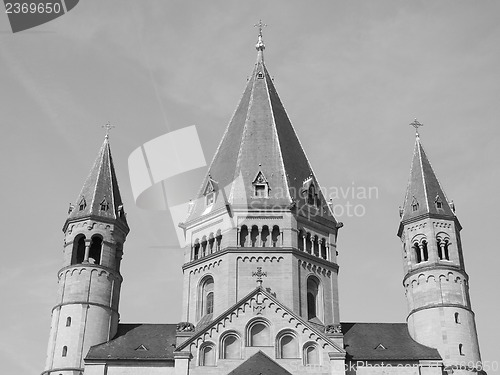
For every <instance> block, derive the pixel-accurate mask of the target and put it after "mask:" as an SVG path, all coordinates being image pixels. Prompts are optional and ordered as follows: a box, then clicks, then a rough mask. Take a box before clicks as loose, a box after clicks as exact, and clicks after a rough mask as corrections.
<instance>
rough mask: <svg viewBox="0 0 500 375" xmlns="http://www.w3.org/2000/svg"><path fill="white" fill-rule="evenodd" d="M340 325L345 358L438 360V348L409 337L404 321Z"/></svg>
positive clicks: (439, 357) (354, 359)
mask: <svg viewBox="0 0 500 375" xmlns="http://www.w3.org/2000/svg"><path fill="white" fill-rule="evenodd" d="M341 325H342V333H343V334H344V347H345V350H346V351H347V359H350V360H353V361H356V360H441V356H440V355H439V353H438V351H437V349H434V348H429V347H428V346H424V345H421V344H419V343H417V342H416V341H414V340H413V339H412V338H411V336H410V334H409V332H408V327H407V325H406V323H342V324H341ZM384 348H385V349H384Z"/></svg>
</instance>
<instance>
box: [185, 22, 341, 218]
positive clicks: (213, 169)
mask: <svg viewBox="0 0 500 375" xmlns="http://www.w3.org/2000/svg"><path fill="white" fill-rule="evenodd" d="M256 26H258V27H259V42H258V43H257V50H258V55H259V57H258V60H257V63H256V64H255V67H254V69H253V72H252V75H251V77H250V78H249V80H248V83H247V85H246V88H245V91H244V92H243V96H242V97H241V100H240V102H239V104H238V106H237V108H236V111H235V112H234V114H233V117H232V119H231V121H230V122H229V125H228V127H227V128H226V131H225V133H224V135H223V137H222V140H221V143H220V144H219V147H218V148H217V150H216V153H215V156H214V158H213V160H212V163H211V164H210V167H209V171H210V175H208V174H207V176H206V177H205V179H204V182H203V184H202V186H201V188H200V193H199V195H198V198H199V199H197V200H196V201H195V203H194V204H193V206H192V210H191V212H190V214H189V217H188V220H187V221H191V220H195V219H196V218H197V217H200V216H203V215H205V214H206V213H207V212H209V211H207V210H206V207H207V205H206V203H205V202H206V199H205V200H204V199H200V198H202V197H203V195H204V194H203V192H204V191H206V189H207V187H208V185H209V184H210V180H215V181H217V186H218V187H217V189H218V190H220V192H222V194H217V193H216V198H215V200H216V201H215V203H214V205H213V206H212V208H211V210H210V212H217V210H218V209H223V207H224V206H226V207H227V206H228V204H229V205H235V206H239V207H243V206H245V207H250V205H251V208H263V209H265V208H267V207H276V208H278V207H282V208H285V207H288V208H293V207H297V208H298V209H300V207H302V206H304V205H309V206H312V209H315V210H317V212H319V213H315V214H316V215H321V216H324V217H326V218H327V220H330V221H333V222H335V219H334V218H333V216H332V214H331V212H330V210H329V208H328V204H327V203H326V200H325V198H324V197H323V195H322V193H321V191H320V189H319V184H318V182H317V180H316V178H315V176H314V174H313V172H312V168H311V166H310V164H309V161H308V159H307V157H306V154H305V152H304V150H303V149H302V146H301V144H300V141H299V139H298V138H297V135H296V133H295V130H294V128H293V126H292V124H291V122H290V120H289V118H288V115H287V113H286V111H285V108H284V107H283V104H282V103H281V100H280V98H279V96H278V93H277V91H276V88H275V87H274V83H273V79H272V78H271V77H270V75H269V72H268V71H267V68H266V66H265V64H264V61H263V59H262V52H263V49H264V43H263V42H262V27H264V26H265V24H263V23H262V21H261V22H259V24H257V25H256ZM260 176H262V177H261V178H260V180H259V177H260ZM311 186H312V187H311ZM308 189H311V191H312V192H313V193H312V194H313V197H312V201H313V203H310V202H309V203H308V202H307V198H308V196H307V191H308ZM224 200H225V201H224Z"/></svg>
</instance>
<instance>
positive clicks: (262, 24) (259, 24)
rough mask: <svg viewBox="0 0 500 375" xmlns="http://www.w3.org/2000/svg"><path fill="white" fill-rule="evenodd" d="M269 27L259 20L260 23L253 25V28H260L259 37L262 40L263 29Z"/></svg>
mask: <svg viewBox="0 0 500 375" xmlns="http://www.w3.org/2000/svg"><path fill="white" fill-rule="evenodd" d="M266 26H267V25H266V24H265V23H262V20H259V23H256V24H255V25H253V27H258V28H259V36H260V37H261V38H262V29H263V28H264V27H266Z"/></svg>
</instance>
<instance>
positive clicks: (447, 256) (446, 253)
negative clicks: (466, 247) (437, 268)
mask: <svg viewBox="0 0 500 375" xmlns="http://www.w3.org/2000/svg"><path fill="white" fill-rule="evenodd" d="M449 246H450V241H448V239H446V240H444V259H446V260H450V253H449Z"/></svg>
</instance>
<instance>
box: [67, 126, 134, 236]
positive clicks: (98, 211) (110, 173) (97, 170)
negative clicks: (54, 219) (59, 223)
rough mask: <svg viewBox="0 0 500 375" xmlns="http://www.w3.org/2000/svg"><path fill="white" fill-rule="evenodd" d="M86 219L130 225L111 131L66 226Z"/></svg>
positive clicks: (72, 207)
mask: <svg viewBox="0 0 500 375" xmlns="http://www.w3.org/2000/svg"><path fill="white" fill-rule="evenodd" d="M83 218H96V219H102V220H104V221H109V220H112V221H114V220H116V221H118V222H120V223H121V224H122V225H124V226H125V227H126V228H128V226H127V220H126V218H125V214H124V211H123V202H122V198H121V195H120V189H119V188H118V181H117V179H116V174H115V167H114V165H113V158H112V157H111V149H110V146H109V136H108V135H107V134H106V137H105V138H104V142H103V144H102V146H101V149H100V150H99V153H98V155H97V158H96V160H95V162H94V165H93V166H92V168H91V170H90V173H89V175H88V177H87V179H86V180H85V183H84V184H83V187H82V190H81V191H80V194H79V195H78V197H77V199H76V201H75V204H74V205H71V206H70V211H69V214H68V218H67V220H66V223H65V227H66V226H67V225H68V223H70V222H72V221H75V220H80V219H83Z"/></svg>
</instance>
